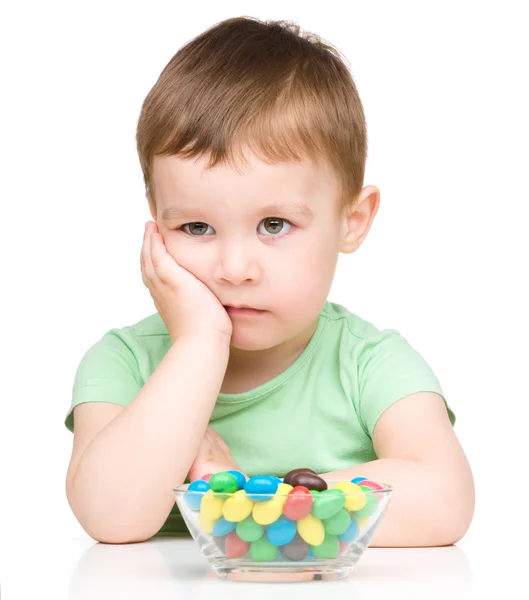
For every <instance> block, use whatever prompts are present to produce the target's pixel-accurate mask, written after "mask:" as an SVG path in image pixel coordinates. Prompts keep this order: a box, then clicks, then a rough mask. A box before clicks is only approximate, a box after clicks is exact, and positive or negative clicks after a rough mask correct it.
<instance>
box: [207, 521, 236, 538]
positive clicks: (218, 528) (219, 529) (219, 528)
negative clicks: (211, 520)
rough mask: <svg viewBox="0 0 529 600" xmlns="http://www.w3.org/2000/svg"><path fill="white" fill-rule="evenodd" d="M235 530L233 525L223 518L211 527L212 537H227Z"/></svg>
mask: <svg viewBox="0 0 529 600" xmlns="http://www.w3.org/2000/svg"><path fill="white" fill-rule="evenodd" d="M234 529H235V523H231V522H230V521H226V519H225V518H224V517H221V518H220V519H218V521H215V525H213V532H212V533H213V535H215V536H221V535H228V533H231V532H232V531H233V530H234Z"/></svg>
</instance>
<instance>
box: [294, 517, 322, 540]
mask: <svg viewBox="0 0 529 600" xmlns="http://www.w3.org/2000/svg"><path fill="white" fill-rule="evenodd" d="M298 533H299V535H300V536H301V537H302V538H303V539H304V540H305V541H306V542H307V544H310V545H311V546H319V545H320V544H322V543H323V540H324V538H325V528H324V527H323V523H322V522H321V521H320V519H317V518H316V517H315V516H314V515H307V516H306V517H303V519H300V520H299V521H298Z"/></svg>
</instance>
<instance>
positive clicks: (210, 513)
mask: <svg viewBox="0 0 529 600" xmlns="http://www.w3.org/2000/svg"><path fill="white" fill-rule="evenodd" d="M224 502H225V500H224V499H223V498H221V497H220V496H214V495H213V490H208V491H207V492H206V493H205V494H204V495H203V496H202V501H201V502H200V515H201V516H204V518H206V519H210V520H211V521H216V520H217V519H220V517H222V509H223V507H224Z"/></svg>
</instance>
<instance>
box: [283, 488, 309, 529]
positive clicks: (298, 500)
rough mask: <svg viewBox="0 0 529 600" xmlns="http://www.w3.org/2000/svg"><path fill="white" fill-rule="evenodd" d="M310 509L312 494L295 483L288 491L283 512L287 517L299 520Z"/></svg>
mask: <svg viewBox="0 0 529 600" xmlns="http://www.w3.org/2000/svg"><path fill="white" fill-rule="evenodd" d="M311 509H312V494H311V493H310V491H309V490H308V489H307V488H306V487H304V486H302V485H297V486H296V487H295V488H293V489H291V490H290V492H288V496H287V499H286V501H285V504H284V505H283V513H284V515H285V517H287V519H291V520H292V521H299V519H303V518H304V517H306V516H307V515H308V514H309V513H310V511H311Z"/></svg>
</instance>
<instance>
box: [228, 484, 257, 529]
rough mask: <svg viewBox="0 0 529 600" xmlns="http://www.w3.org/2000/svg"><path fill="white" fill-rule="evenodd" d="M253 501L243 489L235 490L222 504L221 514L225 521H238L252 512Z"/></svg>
mask: <svg viewBox="0 0 529 600" xmlns="http://www.w3.org/2000/svg"><path fill="white" fill-rule="evenodd" d="M252 510H253V502H252V501H251V500H250V498H248V496H247V495H246V492H245V491H244V490H237V491H236V492H235V493H234V494H233V496H230V497H229V498H228V499H227V500H226V502H225V503H224V505H223V506H222V514H223V516H224V518H225V519H226V520H227V521H233V522H235V523H238V522H239V521H243V520H244V519H246V517H248V516H249V515H251V514H252Z"/></svg>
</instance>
